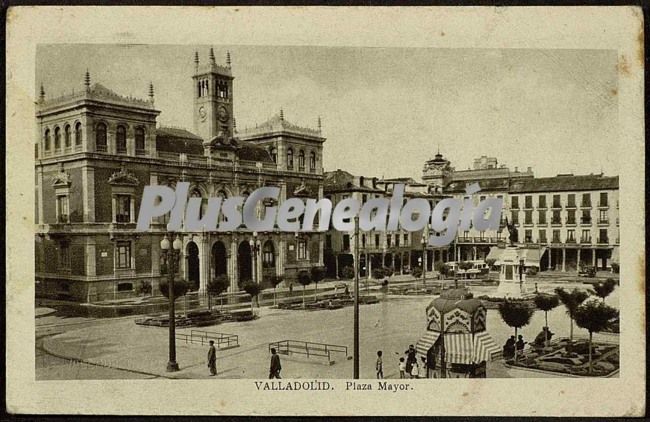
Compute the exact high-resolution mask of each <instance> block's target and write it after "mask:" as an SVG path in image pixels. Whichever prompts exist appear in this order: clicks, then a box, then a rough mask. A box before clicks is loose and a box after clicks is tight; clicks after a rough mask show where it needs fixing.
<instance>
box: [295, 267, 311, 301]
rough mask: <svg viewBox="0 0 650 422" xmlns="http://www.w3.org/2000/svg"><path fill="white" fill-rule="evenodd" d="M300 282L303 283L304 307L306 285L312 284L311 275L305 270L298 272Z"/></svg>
mask: <svg viewBox="0 0 650 422" xmlns="http://www.w3.org/2000/svg"><path fill="white" fill-rule="evenodd" d="M298 283H300V284H302V307H303V308H304V307H305V287H307V286H308V285H309V284H311V275H309V273H308V272H307V271H305V270H302V271H300V272H299V273H298Z"/></svg>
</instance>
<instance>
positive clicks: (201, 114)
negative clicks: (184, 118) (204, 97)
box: [199, 107, 208, 120]
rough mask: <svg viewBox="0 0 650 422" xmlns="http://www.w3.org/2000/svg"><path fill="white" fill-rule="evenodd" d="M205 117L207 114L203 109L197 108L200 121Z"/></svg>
mask: <svg viewBox="0 0 650 422" xmlns="http://www.w3.org/2000/svg"><path fill="white" fill-rule="evenodd" d="M207 115H208V114H207V113H206V112H205V107H201V108H199V116H201V120H205V118H206V117H207Z"/></svg>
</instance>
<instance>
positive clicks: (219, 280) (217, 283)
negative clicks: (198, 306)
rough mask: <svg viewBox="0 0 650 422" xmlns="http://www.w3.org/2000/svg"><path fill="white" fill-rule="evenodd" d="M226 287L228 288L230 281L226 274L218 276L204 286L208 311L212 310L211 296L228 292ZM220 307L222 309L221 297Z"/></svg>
mask: <svg viewBox="0 0 650 422" xmlns="http://www.w3.org/2000/svg"><path fill="white" fill-rule="evenodd" d="M228 286H230V279H229V278H228V276H227V275H226V274H220V275H218V276H217V277H216V278H214V279H212V280H210V281H209V282H208V285H207V286H206V290H207V291H208V309H210V310H212V296H213V295H214V296H219V295H221V293H223V292H225V291H226V290H228ZM221 307H223V297H221Z"/></svg>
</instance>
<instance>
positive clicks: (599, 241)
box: [598, 236, 609, 245]
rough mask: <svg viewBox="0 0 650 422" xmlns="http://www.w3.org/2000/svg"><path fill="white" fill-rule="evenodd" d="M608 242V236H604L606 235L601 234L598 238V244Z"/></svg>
mask: <svg viewBox="0 0 650 422" xmlns="http://www.w3.org/2000/svg"><path fill="white" fill-rule="evenodd" d="M608 243H609V238H608V237H606V236H605V237H602V236H601V237H599V238H598V244H599V245H606V244H608Z"/></svg>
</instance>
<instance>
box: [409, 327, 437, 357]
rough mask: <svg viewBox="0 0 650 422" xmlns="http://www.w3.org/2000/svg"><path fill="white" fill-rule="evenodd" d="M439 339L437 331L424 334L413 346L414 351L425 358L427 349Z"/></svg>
mask: <svg viewBox="0 0 650 422" xmlns="http://www.w3.org/2000/svg"><path fill="white" fill-rule="evenodd" d="M438 337H440V333H439V332H437V331H427V332H426V334H424V335H423V336H422V338H421V339H420V340H418V342H417V343H416V345H415V351H416V352H418V353H419V354H420V355H421V356H426V355H427V353H428V352H429V349H430V348H431V346H433V344H434V343H435V342H436V340H438Z"/></svg>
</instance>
